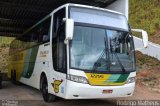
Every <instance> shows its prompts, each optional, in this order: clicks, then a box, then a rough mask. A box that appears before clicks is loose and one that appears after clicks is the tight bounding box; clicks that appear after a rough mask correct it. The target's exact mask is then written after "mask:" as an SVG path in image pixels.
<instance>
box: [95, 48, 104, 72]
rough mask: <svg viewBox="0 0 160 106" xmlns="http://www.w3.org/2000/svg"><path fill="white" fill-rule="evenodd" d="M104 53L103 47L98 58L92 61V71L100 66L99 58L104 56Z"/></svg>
mask: <svg viewBox="0 0 160 106" xmlns="http://www.w3.org/2000/svg"><path fill="white" fill-rule="evenodd" d="M104 54H105V49H103V51H102V53H101V55H100V56H99V57H98V59H97V61H96V62H95V63H94V65H93V69H92V70H93V72H95V71H96V69H97V67H100V66H101V63H100V62H99V61H100V60H101V58H102V57H103V56H104Z"/></svg>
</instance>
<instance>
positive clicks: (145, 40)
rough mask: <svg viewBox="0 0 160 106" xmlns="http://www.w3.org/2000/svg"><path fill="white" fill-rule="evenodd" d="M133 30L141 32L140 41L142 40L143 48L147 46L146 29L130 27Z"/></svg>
mask: <svg viewBox="0 0 160 106" xmlns="http://www.w3.org/2000/svg"><path fill="white" fill-rule="evenodd" d="M131 30H132V31H133V32H140V33H142V41H143V46H144V48H147V47H148V34H147V32H146V31H144V30H142V29H131Z"/></svg>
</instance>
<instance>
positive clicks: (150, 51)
mask: <svg viewBox="0 0 160 106" xmlns="http://www.w3.org/2000/svg"><path fill="white" fill-rule="evenodd" d="M134 45H135V48H143V43H142V39H140V38H137V37H134ZM138 51H140V52H142V53H143V54H146V55H149V56H151V57H155V58H157V59H158V60H160V45H158V44H155V43H152V42H149V45H148V48H147V49H141V50H138Z"/></svg>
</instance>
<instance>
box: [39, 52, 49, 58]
mask: <svg viewBox="0 0 160 106" xmlns="http://www.w3.org/2000/svg"><path fill="white" fill-rule="evenodd" d="M48 54H49V51H40V57H47V55H48Z"/></svg>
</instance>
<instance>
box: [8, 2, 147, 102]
mask: <svg viewBox="0 0 160 106" xmlns="http://www.w3.org/2000/svg"><path fill="white" fill-rule="evenodd" d="M134 31H139V32H141V33H142V35H143V36H142V37H143V44H144V47H147V41H148V37H147V33H146V32H145V31H144V30H136V29H134ZM9 54H10V56H9V72H8V77H9V78H10V79H11V80H12V81H13V82H20V83H23V84H26V85H29V86H32V87H34V88H37V89H39V90H41V92H42V96H43V99H44V101H46V102H51V101H54V100H56V97H61V98H64V99H94V98H114V97H128V96H131V95H132V94H133V92H134V89H135V77H136V64H135V48H134V41H133V36H132V33H131V29H130V27H129V24H128V22H127V18H126V16H125V15H124V14H122V13H119V12H116V11H112V10H108V9H104V8H99V7H93V6H86V5H80V4H70V3H69V4H65V5H62V6H60V7H59V8H57V9H55V10H54V11H53V12H51V13H50V14H49V15H47V16H46V17H45V18H43V19H42V20H41V21H39V22H38V23H37V24H35V25H33V26H32V27H31V28H30V29H28V30H27V31H26V32H24V33H23V34H22V35H21V36H19V37H17V38H16V39H15V40H14V41H13V42H12V43H11V45H10V53H9Z"/></svg>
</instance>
